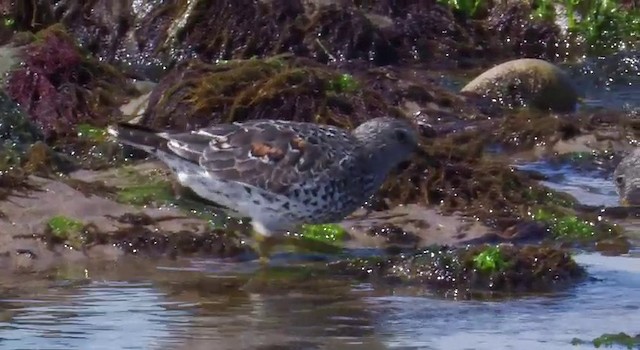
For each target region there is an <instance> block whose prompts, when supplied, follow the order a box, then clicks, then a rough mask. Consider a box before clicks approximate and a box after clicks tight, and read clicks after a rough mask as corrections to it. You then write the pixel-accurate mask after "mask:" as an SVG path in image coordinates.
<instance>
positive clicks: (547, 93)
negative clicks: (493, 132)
mask: <svg viewBox="0 0 640 350" xmlns="http://www.w3.org/2000/svg"><path fill="white" fill-rule="evenodd" d="M462 91H463V92H474V93H477V94H480V95H486V96H490V97H492V98H494V99H496V100H497V101H499V102H500V103H502V104H505V105H509V106H522V105H531V106H534V107H537V108H540V109H543V110H554V111H559V112H567V111H573V110H574V109H575V105H576V102H577V98H578V94H577V92H576V90H575V87H574V86H573V83H572V82H571V80H570V78H569V76H568V75H567V74H566V73H565V72H563V71H562V70H561V69H560V68H558V67H557V66H555V65H553V64H551V63H549V62H546V61H543V60H539V59H518V60H513V61H508V62H505V63H502V64H500V65H498V66H495V67H493V68H491V69H489V70H488V71H486V72H484V73H482V74H481V75H479V76H478V77H476V78H475V79H473V80H472V81H471V82H469V83H468V84H467V85H466V86H465V87H463V88H462Z"/></svg>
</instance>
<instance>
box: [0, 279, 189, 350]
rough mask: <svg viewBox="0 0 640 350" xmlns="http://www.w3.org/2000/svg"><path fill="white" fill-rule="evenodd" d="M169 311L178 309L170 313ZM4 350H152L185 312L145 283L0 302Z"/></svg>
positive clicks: (96, 285) (184, 320) (55, 290)
mask: <svg viewBox="0 0 640 350" xmlns="http://www.w3.org/2000/svg"><path fill="white" fill-rule="evenodd" d="M172 306H175V307H177V309H172ZM0 308H1V309H2V310H4V313H5V316H7V317H6V318H7V319H4V320H3V321H2V322H0V339H2V340H1V342H0V346H1V347H2V348H3V349H44V348H46V349H151V348H161V347H163V345H164V344H167V343H168V342H170V341H171V339H170V338H171V334H172V330H176V331H178V330H180V329H182V328H184V327H185V326H186V325H187V324H188V323H189V317H188V316H189V313H188V312H187V311H185V310H180V305H179V303H176V302H171V301H169V300H167V299H166V297H165V295H163V293H161V292H159V291H157V290H156V289H154V288H153V287H152V285H151V284H150V283H128V282H117V281H108V282H105V281H95V282H91V283H89V284H88V285H85V286H81V287H72V288H69V287H52V288H49V289H48V290H46V291H44V292H41V293H38V295H34V296H32V297H30V298H27V299H2V300H0Z"/></svg>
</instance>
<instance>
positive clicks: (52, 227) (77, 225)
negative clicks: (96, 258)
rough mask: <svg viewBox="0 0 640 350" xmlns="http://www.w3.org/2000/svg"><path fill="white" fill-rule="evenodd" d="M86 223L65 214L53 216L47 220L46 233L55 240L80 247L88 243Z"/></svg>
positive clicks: (73, 246) (76, 247)
mask: <svg viewBox="0 0 640 350" xmlns="http://www.w3.org/2000/svg"><path fill="white" fill-rule="evenodd" d="M84 227H85V224H84V223H82V221H80V220H77V219H74V218H70V217H67V216H63V215H57V216H53V217H51V218H50V219H49V220H48V221H47V227H46V233H47V234H49V235H50V238H51V240H52V241H54V242H59V243H64V244H66V245H68V246H70V247H72V248H75V249H79V248H80V247H82V246H84V244H85V243H86V237H85V236H84V232H83V231H84Z"/></svg>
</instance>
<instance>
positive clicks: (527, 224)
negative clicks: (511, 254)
mask: <svg viewBox="0 0 640 350" xmlns="http://www.w3.org/2000/svg"><path fill="white" fill-rule="evenodd" d="M547 238H549V230H548V228H547V226H546V225H544V224H542V223H540V222H536V221H522V222H517V223H515V224H514V225H512V226H509V227H507V228H506V229H504V230H503V231H501V232H489V233H487V234H485V235H483V236H482V237H478V238H474V239H470V240H467V241H464V243H466V244H474V245H477V244H498V243H505V242H508V243H512V244H522V243H528V244H535V243H540V242H543V241H544V240H545V239H547Z"/></svg>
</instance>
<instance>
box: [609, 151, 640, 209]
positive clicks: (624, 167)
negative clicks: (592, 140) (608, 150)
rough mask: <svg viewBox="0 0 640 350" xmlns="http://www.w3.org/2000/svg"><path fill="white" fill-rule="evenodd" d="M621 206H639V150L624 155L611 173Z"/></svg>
mask: <svg viewBox="0 0 640 350" xmlns="http://www.w3.org/2000/svg"><path fill="white" fill-rule="evenodd" d="M613 180H614V182H615V184H616V191H617V192H618V195H619V196H620V204H622V205H625V206H626V205H634V206H635V205H640V148H636V149H634V150H633V151H631V153H629V154H628V155H626V156H625V157H624V158H623V159H622V161H620V163H619V164H618V166H617V167H616V170H615V171H614V172H613Z"/></svg>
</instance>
